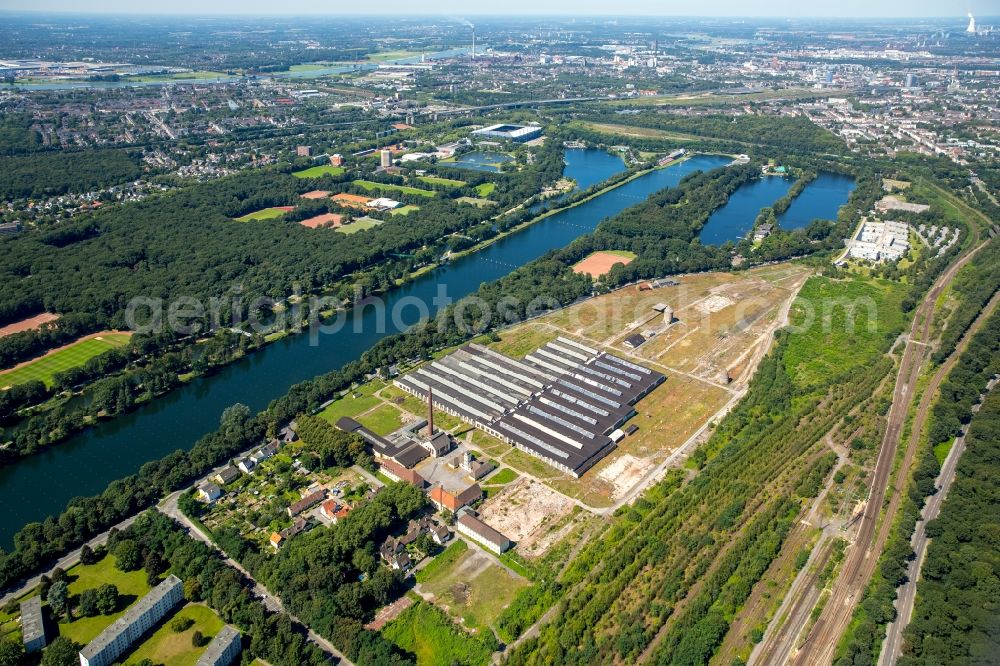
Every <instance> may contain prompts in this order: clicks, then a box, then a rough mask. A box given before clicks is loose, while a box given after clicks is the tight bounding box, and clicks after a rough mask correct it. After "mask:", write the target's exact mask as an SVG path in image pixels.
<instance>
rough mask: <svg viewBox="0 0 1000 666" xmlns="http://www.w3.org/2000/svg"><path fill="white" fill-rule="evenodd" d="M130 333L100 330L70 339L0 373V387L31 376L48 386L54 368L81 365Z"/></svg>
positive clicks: (121, 344) (124, 340)
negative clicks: (78, 338) (85, 337)
mask: <svg viewBox="0 0 1000 666" xmlns="http://www.w3.org/2000/svg"><path fill="white" fill-rule="evenodd" d="M131 336H132V334H131V333H101V334H100V335H98V336H96V337H92V338H88V339H86V340H81V341H79V342H74V343H72V344H70V345H68V346H66V347H63V348H62V349H57V350H55V351H52V352H49V353H48V354H46V355H45V356H42V357H40V358H38V359H35V360H34V361H31V362H29V363H26V364H25V365H22V366H21V367H19V368H15V369H14V370H10V371H9V372H4V373H0V387H4V386H13V385H15V384H23V383H24V382H28V381H32V380H35V379H38V380H41V381H42V382H45V385H46V386H51V385H52V377H53V376H54V375H55V374H56V373H57V372H62V371H64V370H68V369H70V368H75V367H78V366H81V365H83V364H84V363H86V362H87V361H89V360H90V359H92V358H94V357H95V356H97V355H99V354H102V353H104V352H106V351H108V350H110V349H115V348H117V347H124V346H125V345H126V344H128V340H129V338H130V337H131Z"/></svg>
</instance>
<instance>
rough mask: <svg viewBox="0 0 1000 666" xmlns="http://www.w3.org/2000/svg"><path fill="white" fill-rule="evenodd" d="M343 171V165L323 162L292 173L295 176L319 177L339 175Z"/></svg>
mask: <svg viewBox="0 0 1000 666" xmlns="http://www.w3.org/2000/svg"><path fill="white" fill-rule="evenodd" d="M344 171H345V169H344V167H338V166H333V165H332V164H323V165H320V166H314V167H310V168H308V169H303V170H302V171H293V172H292V175H293V176H295V177H296V178H321V177H323V176H339V175H340V174H342V173H344Z"/></svg>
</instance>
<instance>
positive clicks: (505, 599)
mask: <svg viewBox="0 0 1000 666" xmlns="http://www.w3.org/2000/svg"><path fill="white" fill-rule="evenodd" d="M452 548H454V546H451V547H449V549H448V550H446V551H445V552H444V553H442V554H441V555H439V556H438V558H444V559H443V560H442V561H441V563H440V564H438V562H437V561H436V560H435V561H434V562H432V563H431V564H430V565H428V567H429V568H430V571H424V572H422V575H421V577H422V578H423V580H422V581H421V582H420V588H421V590H422V591H423V592H430V593H431V594H433V595H434V597H435V600H434V604H435V605H436V606H440V607H441V608H443V609H445V610H447V611H448V613H450V614H451V615H452V616H454V617H457V618H461V619H462V624H463V626H465V627H467V628H469V629H486V628H487V627H489V626H490V625H491V624H493V621H494V620H496V618H497V616H499V615H500V612H501V611H502V610H503V609H504V608H506V607H507V605H508V604H510V602H511V601H513V599H514V597H515V596H517V593H518V592H519V591H520V590H521V588H523V587H526V586H527V585H528V583H527V581H525V580H524V579H523V578H520V577H517V576H514V575H513V574H511V573H509V572H508V571H507V570H506V569H504V568H503V567H501V566H500V565H499V564H496V563H494V562H492V561H490V562H486V563H485V566H484V563H483V558H487V557H488V556H487V555H485V554H484V553H482V552H481V551H480V550H479V548H478V547H477V548H472V547H467V548H464V549H461V548H456V549H455V550H454V551H452V552H449V551H451V549H452Z"/></svg>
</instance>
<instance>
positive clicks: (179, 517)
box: [156, 490, 354, 666]
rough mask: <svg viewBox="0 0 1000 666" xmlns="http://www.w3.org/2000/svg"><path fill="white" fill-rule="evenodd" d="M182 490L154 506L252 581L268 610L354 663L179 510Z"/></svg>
mask: <svg viewBox="0 0 1000 666" xmlns="http://www.w3.org/2000/svg"><path fill="white" fill-rule="evenodd" d="M183 492H185V491H183V490H178V491H177V492H175V493H172V494H170V495H169V496H168V497H167V498H166V499H165V500H163V502H161V503H160V504H159V505H158V506H157V507H156V508H157V509H158V510H159V511H160V512H161V513H163V514H164V515H166V516H169V517H170V518H172V519H173V520H175V521H177V522H178V523H179V524H180V525H181V526H182V527H184V529H186V530H187V533H188V535H189V536H191V537H192V538H195V539H198V540H199V541H202V542H204V543H206V544H208V545H209V546H210V547H212V548H213V549H215V550H216V551H218V552H219V553H220V554H221V555H222V559H223V560H224V561H225V562H226V564H228V565H229V566H231V567H232V568H234V569H236V570H237V571H239V572H240V573H241V574H243V575H244V576H246V577H247V579H248V580H250V581H251V582H252V583H253V585H254V588H253V591H254V593H255V594H256V595H257V596H258V597H260V599H261V600H262V601H263V602H264V606H265V607H267V609H268V610H269V611H272V612H275V613H285V614H286V615H288V617H290V618H291V619H292V622H294V623H296V624H298V625H300V626H302V627H305V629H306V631H307V633H308V635H309V640H310V641H312V642H313V643H315V644H316V645H317V646H319V647H320V648H321V649H323V650H325V651H326V652H328V653H329V654H331V655H333V656H334V657H336V658H337V659H338V661H339V663H341V664H345V666H354V664H352V663H351V661H350V660H349V659H348V658H347V657H345V656H344V655H343V654H341V652H340V651H339V650H338V649H337V648H336V647H334V645H333V643H331V642H330V641H328V640H326V639H325V638H323V637H322V636H320V635H319V634H317V633H316V632H315V631H313V630H312V629H310V628H309V626H308V625H307V624H305V623H304V622H302V621H301V620H299V619H298V618H297V617H295V616H294V615H292V614H291V613H289V612H288V611H287V610H285V608H284V606H282V605H281V599H279V598H278V597H277V596H275V595H273V594H271V592H270V590H268V589H267V588H266V587H264V586H263V585H262V584H260V583H259V582H257V580H256V579H255V578H254V577H253V576H251V575H250V572H249V571H247V570H246V569H244V568H243V567H242V566H241V565H240V563H239V562H237V561H236V560H234V559H232V558H231V557H229V556H228V555H227V554H226V553H225V551H223V550H222V549H221V548H219V547H218V546H216V545H215V542H213V541H212V540H211V539H210V538H209V537H208V535H207V534H205V533H204V532H202V531H201V530H200V529H198V527H197V526H196V525H195V524H194V523H193V522H192V521H191V520H190V519H189V518H188V517H187V516H185V515H184V512H183V511H181V510H180V508H179V507H178V506H177V500H178V499H179V498H180V496H181V494H182V493H183Z"/></svg>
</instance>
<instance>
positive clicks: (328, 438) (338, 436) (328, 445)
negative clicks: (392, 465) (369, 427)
mask: <svg viewBox="0 0 1000 666" xmlns="http://www.w3.org/2000/svg"><path fill="white" fill-rule="evenodd" d="M295 426H296V428H295V430H296V432H297V433H298V434H299V437H300V438H301V439H302V442H303V443H304V444H305V446H306V449H307V450H308V454H309V455H308V456H307V457H305V458H304V460H303V461H302V464H303V465H305V466H306V467H308V468H310V469H313V468H316V467H334V466H336V467H350V466H351V465H361V466H362V467H367V468H372V467H373V465H374V463H373V461H372V456H371V453H369V452H368V450H367V448H366V447H365V441H364V440H363V439H362V438H361V437H360V436H359V435H356V434H354V433H347V432H344V431H342V430H339V429H337V428H335V427H333V426H332V425H331V424H330V422H329V421H327V420H326V419H322V418H320V417H318V416H308V415H303V416H300V417H299V418H298V419H296V421H295Z"/></svg>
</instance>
